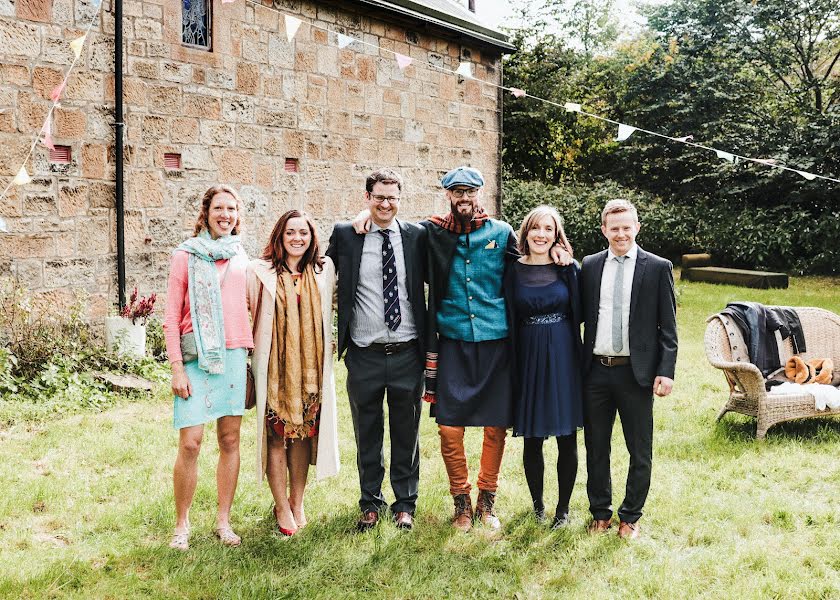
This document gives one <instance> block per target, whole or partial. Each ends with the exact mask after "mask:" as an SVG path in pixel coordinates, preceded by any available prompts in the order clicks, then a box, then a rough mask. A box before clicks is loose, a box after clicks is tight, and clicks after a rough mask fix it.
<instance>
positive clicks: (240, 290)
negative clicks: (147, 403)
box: [163, 185, 254, 550]
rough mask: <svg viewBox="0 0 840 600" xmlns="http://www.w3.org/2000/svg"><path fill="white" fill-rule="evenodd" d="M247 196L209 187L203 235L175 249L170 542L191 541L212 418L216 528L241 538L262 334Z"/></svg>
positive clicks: (200, 227)
mask: <svg viewBox="0 0 840 600" xmlns="http://www.w3.org/2000/svg"><path fill="white" fill-rule="evenodd" d="M241 209H242V203H241V201H240V200H239V197H238V196H237V195H236V192H235V191H234V190H233V189H232V188H230V187H228V186H225V185H217V186H213V187H211V188H210V189H208V190H207V191H206V192H205V194H204V197H203V198H202V201H201V212H200V214H199V216H198V221H197V222H196V225H195V235H194V236H193V237H191V238H189V239H187V240H186V241H184V242H183V243H182V244H181V245H180V246H178V248H176V249H175V252H173V254H172V261H171V268H170V272H169V287H168V292H167V297H166V316H165V319H164V325H163V327H164V331H165V334H166V350H167V353H168V355H169V362H170V364H171V365H172V392H173V394H174V396H175V397H174V420H173V424H174V426H175V429H177V430H178V432H179V442H178V458H177V459H176V461H175V469H174V483H175V511H176V522H175V532H174V534H173V536H172V541H171V542H170V544H169V546H170V547H172V548H175V549H177V550H187V549H188V548H189V537H190V522H189V511H190V505H191V504H192V499H193V495H194V493H195V487H196V482H197V480H198V454H199V450H200V448H201V441H202V437H203V435H204V424H205V423H208V422H210V421H214V420H215V421H216V436H217V438H218V441H219V464H218V467H217V468H216V481H217V489H218V511H217V513H216V529H215V532H216V536H217V537H218V538H219V539H220V540H221V542H222V543H223V544H225V545H228V546H238V545H239V544H240V543H241V539H240V538H239V536H238V535H236V533H234V531H233V529H232V528H231V526H230V508H231V505H232V504H233V496H234V493H235V492H236V482H237V479H238V477H239V427H240V424H241V421H242V415H243V413H244V412H245V372H246V360H247V354H248V349H249V348H253V346H254V342H253V339H252V335H251V327H250V323H249V320H248V306H247V301H246V298H245V271H246V269H247V267H248V256H247V255H246V254H245V251H244V250H243V249H242V245H241V243H240V238H239V226H240V211H241Z"/></svg>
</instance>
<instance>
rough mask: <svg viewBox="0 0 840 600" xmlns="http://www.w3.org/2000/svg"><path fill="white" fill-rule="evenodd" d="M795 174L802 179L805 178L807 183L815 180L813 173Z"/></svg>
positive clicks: (802, 172) (801, 172) (800, 172)
mask: <svg viewBox="0 0 840 600" xmlns="http://www.w3.org/2000/svg"><path fill="white" fill-rule="evenodd" d="M797 173H799V174H800V175H802V177H804V178H805V179H807V180H808V181H813V180H814V179H816V178H817V176H816V175H814V174H813V173H809V172H808V171H797Z"/></svg>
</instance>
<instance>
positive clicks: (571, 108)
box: [563, 102, 581, 112]
mask: <svg viewBox="0 0 840 600" xmlns="http://www.w3.org/2000/svg"><path fill="white" fill-rule="evenodd" d="M563 108H565V109H566V112H580V111H581V106H580V104H577V103H575V102H566V104H564V105H563Z"/></svg>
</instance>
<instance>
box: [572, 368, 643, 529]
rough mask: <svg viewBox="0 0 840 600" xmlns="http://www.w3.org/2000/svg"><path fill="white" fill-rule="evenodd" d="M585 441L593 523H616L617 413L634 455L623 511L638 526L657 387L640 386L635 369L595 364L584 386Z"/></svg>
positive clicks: (631, 455) (630, 450) (621, 515)
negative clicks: (613, 456)
mask: <svg viewBox="0 0 840 600" xmlns="http://www.w3.org/2000/svg"><path fill="white" fill-rule="evenodd" d="M583 411H584V415H583V418H584V430H583V431H584V440H585V442H586V470H587V475H588V480H587V483H586V491H587V493H588V495H589V511H590V512H591V513H592V518H593V519H611V518H612V514H613V507H612V481H611V479H610V445H611V441H612V431H613V424H614V423H615V414H616V411H617V412H618V415H619V417H620V418H621V427H622V429H623V430H624V442H625V444H626V445H627V451H628V452H629V453H630V469H629V472H628V473H627V489H626V492H625V496H624V502H622V503H621V506H620V507H619V508H618V517H619V519H621V520H622V521H627V522H628V523H635V522H636V521H638V520H639V518H640V517H641V516H642V507H643V506H644V504H645V500H646V499H647V495H648V490H649V489H650V473H651V465H652V460H653V389H652V388H646V387H642V386H640V385H639V384H638V383H637V382H636V378H635V377H634V376H633V369H632V367H631V366H630V365H626V366H621V367H605V366H603V365H601V364H600V363H598V362H593V364H592V370H591V371H590V372H589V376H588V377H587V380H586V385H585V387H584V403H583Z"/></svg>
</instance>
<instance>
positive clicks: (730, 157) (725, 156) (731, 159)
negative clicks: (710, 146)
mask: <svg viewBox="0 0 840 600" xmlns="http://www.w3.org/2000/svg"><path fill="white" fill-rule="evenodd" d="M715 154H717V157H718V158H719V159H721V160H728V161H729V162H731V163H734V162H735V155H734V154H732V153H731V152H724V151H723V150H715Z"/></svg>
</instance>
